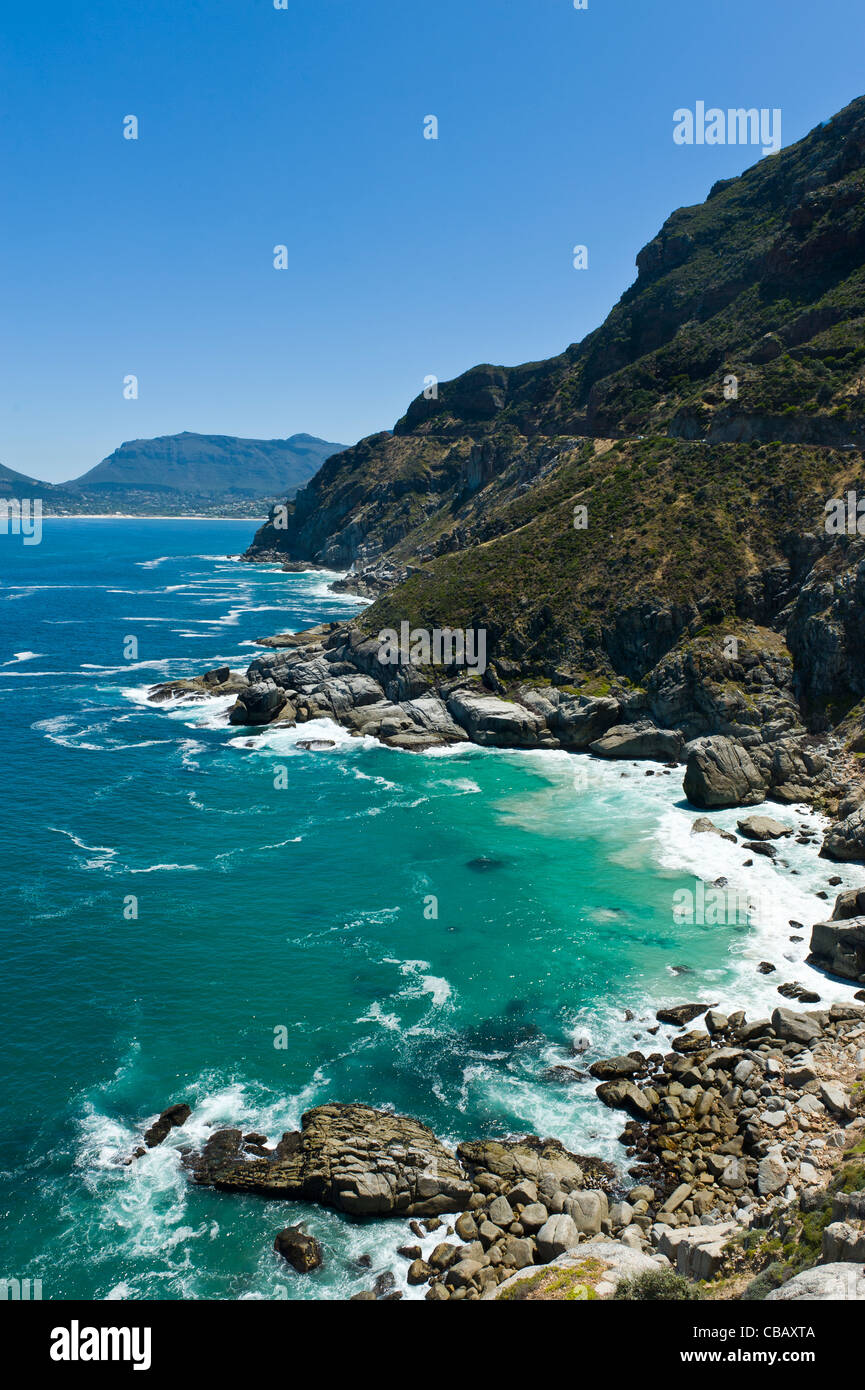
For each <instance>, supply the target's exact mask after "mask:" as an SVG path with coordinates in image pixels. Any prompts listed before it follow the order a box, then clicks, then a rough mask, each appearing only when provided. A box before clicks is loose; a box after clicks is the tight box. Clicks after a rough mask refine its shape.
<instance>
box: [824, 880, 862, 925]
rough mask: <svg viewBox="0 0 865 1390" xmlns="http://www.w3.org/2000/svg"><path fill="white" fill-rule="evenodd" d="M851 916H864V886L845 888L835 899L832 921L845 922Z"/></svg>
mask: <svg viewBox="0 0 865 1390" xmlns="http://www.w3.org/2000/svg"><path fill="white" fill-rule="evenodd" d="M851 917H865V888H849V889H845V890H844V892H843V893H839V894H838V896H837V898H836V899H835V906H834V908H833V910H832V921H833V922H846V921H848V920H849V919H850V918H851Z"/></svg>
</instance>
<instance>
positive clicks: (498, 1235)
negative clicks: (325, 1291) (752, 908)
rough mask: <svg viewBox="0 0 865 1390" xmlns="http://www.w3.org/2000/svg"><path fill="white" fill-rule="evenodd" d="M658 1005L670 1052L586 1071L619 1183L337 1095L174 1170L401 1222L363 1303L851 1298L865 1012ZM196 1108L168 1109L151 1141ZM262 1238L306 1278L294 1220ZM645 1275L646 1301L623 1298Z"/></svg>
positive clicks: (553, 1155)
mask: <svg viewBox="0 0 865 1390" xmlns="http://www.w3.org/2000/svg"><path fill="white" fill-rule="evenodd" d="M657 1017H658V1022H659V1025H660V1024H666V1025H672V1026H673V1027H676V1026H685V1027H686V1031H684V1032H681V1033H678V1034H676V1035H675V1036H673V1037H672V1039H671V1041H670V1050H669V1051H668V1052H666V1053H661V1052H658V1053H655V1054H651V1055H649V1056H646V1055H644V1054H642V1053H640V1052H632V1053H630V1054H628V1055H627V1056H623V1057H614V1058H606V1059H602V1060H599V1061H597V1062H595V1063H594V1064H593V1065H592V1067H591V1074H592V1076H593V1077H594V1078H595V1079H596V1080H597V1081H598V1085H597V1088H596V1089H597V1094H598V1097H599V1100H600V1102H601V1103H603V1104H604V1105H607V1106H610V1107H613V1108H615V1109H617V1110H621V1111H622V1112H623V1116H627V1118H626V1119H625V1123H624V1130H623V1133H622V1135H621V1139H622V1141H623V1143H625V1144H626V1146H627V1148H626V1153H627V1155H628V1157H629V1158H630V1159H632V1160H633V1162H632V1163H631V1164H630V1166H629V1167H628V1169H627V1174H621V1173H618V1172H617V1171H616V1170H615V1169H614V1168H613V1167H612V1166H611V1165H610V1164H609V1163H605V1162H603V1161H602V1160H600V1159H597V1158H592V1157H589V1156H586V1155H581V1154H575V1153H571V1152H569V1151H568V1150H567V1149H565V1148H564V1146H563V1145H562V1144H561V1143H559V1142H558V1141H556V1140H551V1139H541V1138H539V1137H537V1136H521V1137H515V1138H504V1139H483V1140H478V1141H474V1142H464V1143H460V1144H458V1145H457V1146H456V1149H455V1150H454V1151H452V1150H451V1149H449V1148H448V1147H447V1146H446V1145H445V1144H443V1143H442V1142H441V1141H440V1140H439V1139H438V1138H437V1137H436V1135H435V1134H434V1133H433V1132H432V1130H430V1129H429V1128H428V1127H427V1126H426V1125H424V1124H422V1123H421V1122H420V1121H418V1120H416V1119H412V1118H410V1117H407V1116H401V1115H395V1114H392V1113H390V1112H388V1111H382V1110H374V1109H372V1108H371V1107H369V1106H366V1105H361V1104H337V1103H331V1104H327V1105H321V1106H318V1107H316V1108H315V1109H313V1110H311V1111H309V1112H307V1113H306V1114H305V1115H304V1116H303V1117H302V1121H301V1129H300V1130H299V1131H291V1132H287V1133H285V1134H283V1135H282V1137H281V1138H280V1139H279V1141H278V1142H277V1143H275V1144H273V1145H271V1144H270V1142H269V1140H268V1139H267V1137H266V1136H265V1135H261V1134H255V1133H250V1134H244V1133H243V1132H242V1130H240V1129H222V1130H216V1131H214V1132H213V1134H212V1135H211V1136H210V1137H209V1138H208V1140H207V1141H206V1143H205V1144H204V1146H203V1147H202V1148H201V1149H200V1150H199V1151H194V1150H193V1149H192V1148H190V1147H188V1146H182V1147H181V1153H182V1162H183V1164H184V1166H185V1167H186V1169H187V1172H188V1175H189V1179H190V1181H191V1182H193V1183H194V1184H196V1185H200V1186H205V1187H212V1188H214V1189H216V1190H219V1191H221V1192H224V1193H242V1194H247V1195H257V1196H259V1197H262V1198H266V1199H282V1200H286V1199H290V1200H294V1201H300V1202H308V1203H315V1204H318V1205H321V1206H327V1207H332V1208H335V1209H336V1210H338V1211H341V1212H343V1213H345V1214H346V1216H347V1217H350V1218H352V1219H355V1220H362V1221H363V1220H365V1221H369V1220H372V1219H375V1218H385V1217H386V1218H391V1219H393V1218H399V1217H401V1218H404V1219H405V1222H406V1227H405V1232H406V1238H405V1243H404V1244H402V1245H400V1246H399V1247H398V1249H397V1250H396V1252H395V1255H394V1266H395V1270H394V1269H390V1270H384V1271H382V1272H380V1273H379V1274H378V1276H377V1277H376V1279H375V1280H374V1284H373V1286H372V1287H370V1288H369V1289H367V1290H364V1291H363V1292H361V1293H359V1294H356V1295H354V1297H355V1298H356V1299H359V1300H370V1301H371V1300H378V1299H381V1300H388V1301H392V1300H394V1299H399V1298H401V1297H402V1296H403V1292H402V1289H401V1287H400V1285H401V1284H404V1285H405V1286H407V1287H418V1286H425V1287H426V1291H425V1295H424V1296H425V1297H426V1299H427V1300H430V1301H436V1302H444V1301H461V1300H464V1299H468V1300H470V1301H472V1300H477V1299H485V1300H489V1299H510V1298H516V1299H527V1298H531V1299H536V1298H543V1299H546V1298H549V1299H552V1300H555V1299H558V1298H581V1299H582V1298H584V1299H596V1298H610V1297H619V1298H622V1297H629V1296H639V1297H646V1296H649V1297H655V1298H658V1299H663V1298H664V1297H675V1298H681V1297H683V1296H690V1297H699V1296H702V1297H709V1298H739V1297H745V1298H757V1297H775V1298H783V1299H794V1298H807V1299H815V1298H827V1299H828V1298H862V1297H865V1271H863V1262H865V1086H863V1080H862V1078H863V1073H865V1005H862V1004H833V1005H832V1006H831V1007H830V1008H828V1009H822V1010H810V1011H806V1012H796V1011H792V1010H788V1009H785V1008H777V1009H775V1010H774V1011H773V1013H772V1015H771V1017H770V1018H762V1019H753V1020H751V1021H748V1020H747V1019H746V1017H745V1015H744V1013H742V1012H739V1013H732V1014H729V1015H722V1014H720V1013H719V1012H718V1011H717V1010H715V1009H712V1008H711V1007H709V1006H707V1005H706V1004H705V1003H694V1004H684V1005H681V1006H677V1007H675V1008H673V1009H666V1010H659V1012H658V1015H657ZM698 1018H699V1019H701V1020H702V1023H701V1025H700V1026H699V1027H696V1028H687V1025H689V1024H693V1023H695V1021H696V1020H697V1019H698ZM188 1117H189V1108H188V1107H187V1106H184V1105H175V1106H172V1107H170V1108H169V1110H167V1111H164V1112H163V1114H162V1115H161V1116H160V1117H159V1118H158V1119H157V1120H156V1121H155V1122H154V1123H153V1124H152V1125H151V1126H150V1128H149V1129H148V1131H147V1134H146V1136H145V1139H146V1144H147V1146H148V1147H152V1146H153V1145H154V1144H159V1143H162V1142H164V1140H165V1138H166V1137H167V1136H168V1134H169V1133H170V1132H171V1131H172V1129H174V1128H180V1129H182V1126H183V1125H184V1123H185V1121H186V1120H187V1119H188ZM144 1151H145V1150H144V1149H141V1150H138V1151H137V1152H138V1153H142V1152H144ZM128 1161H134V1160H128ZM274 1249H275V1251H276V1253H277V1255H278V1256H280V1257H281V1258H282V1259H284V1260H286V1261H287V1262H288V1263H289V1264H290V1265H291V1266H292V1268H293V1269H294V1270H295V1271H296V1272H297V1273H298V1274H304V1275H306V1274H308V1273H310V1272H311V1271H312V1270H314V1269H316V1268H318V1267H319V1266H320V1265H321V1264H322V1251H321V1247H320V1246H319V1244H318V1242H317V1241H316V1240H315V1238H314V1237H312V1236H310V1235H308V1234H307V1233H306V1232H305V1231H304V1229H303V1227H302V1226H290V1227H286V1228H285V1229H283V1230H281V1231H280V1232H278V1233H277V1234H276V1237H275V1242H274ZM839 1269H840V1272H839ZM395 1271H396V1272H395ZM647 1276H649V1277H650V1279H654V1280H658V1279H660V1281H661V1282H660V1283H659V1284H658V1285H657V1287H656V1291H655V1292H654V1293H651V1292H649V1293H647V1292H646V1289H645V1288H643V1290H642V1292H640V1293H639V1294H636V1295H635V1294H633V1293H632V1292H631V1293H629V1288H630V1286H631V1282H632V1281H634V1280H637V1281H638V1282H639V1281H640V1280H643V1279H644V1278H645V1277H647ZM671 1280H672V1283H671V1282H670V1281H671ZM683 1286H687V1288H689V1289H690V1290H691V1292H689V1293H683V1292H682V1288H683Z"/></svg>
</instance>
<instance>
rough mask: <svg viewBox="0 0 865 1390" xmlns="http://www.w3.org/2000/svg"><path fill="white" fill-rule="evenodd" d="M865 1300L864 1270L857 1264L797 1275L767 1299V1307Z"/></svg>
mask: <svg viewBox="0 0 865 1390" xmlns="http://www.w3.org/2000/svg"><path fill="white" fill-rule="evenodd" d="M847 1299H851V1300H857V1301H859V1302H861V1301H863V1300H865V1266H863V1265H854V1264H844V1263H841V1264H827V1265H818V1266H817V1267H816V1269H806V1270H804V1271H803V1272H802V1274H794V1275H793V1278H792V1279H789V1280H788V1281H787V1283H786V1284H782V1285H781V1287H780V1289H773V1290H772V1292H771V1293H770V1294H767V1295H766V1302H767V1303H793V1302H797V1301H799V1300H802V1301H808V1302H823V1301H830V1300H831V1301H833V1302H840V1301H841V1300H847Z"/></svg>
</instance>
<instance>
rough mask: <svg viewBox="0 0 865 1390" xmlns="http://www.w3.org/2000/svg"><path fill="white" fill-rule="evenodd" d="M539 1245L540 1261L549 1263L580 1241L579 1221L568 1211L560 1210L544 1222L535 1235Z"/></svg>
mask: <svg viewBox="0 0 865 1390" xmlns="http://www.w3.org/2000/svg"><path fill="white" fill-rule="evenodd" d="M535 1239H536V1241H537V1245H538V1261H539V1263H541V1264H549V1262H550V1260H554V1259H556V1257H557V1256H558V1255H563V1254H564V1253H565V1251H566V1250H572V1249H573V1248H574V1246H575V1245H577V1244H578V1243H579V1239H580V1232H579V1229H578V1227H577V1223H576V1222H575V1221H574V1218H573V1217H572V1216H568V1214H567V1212H559V1213H557V1214H556V1215H555V1216H551V1217H549V1219H548V1220H547V1221H545V1222H544V1224H543V1226H542V1227H541V1229H540V1230H539V1231H538V1233H537V1235H536V1237H535Z"/></svg>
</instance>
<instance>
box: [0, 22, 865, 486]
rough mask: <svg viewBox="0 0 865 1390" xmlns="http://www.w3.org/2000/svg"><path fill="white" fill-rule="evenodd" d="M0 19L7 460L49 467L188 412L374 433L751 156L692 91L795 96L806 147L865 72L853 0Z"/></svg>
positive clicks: (264, 432)
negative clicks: (710, 123) (282, 261)
mask: <svg viewBox="0 0 865 1390" xmlns="http://www.w3.org/2000/svg"><path fill="white" fill-rule="evenodd" d="M3 30H4V34H3V38H2V46H0V121H2V134H0V187H2V202H3V209H2V216H0V239H2V273H3V289H2V304H3V331H2V335H0V354H2V360H0V462H3V463H5V464H7V465H8V466H9V467H12V468H17V469H19V470H20V471H22V472H25V473H30V474H33V475H35V476H37V477H44V478H48V479H51V480H60V479H64V478H69V477H73V476H75V475H77V474H78V473H80V472H82V471H83V470H85V469H86V468H89V467H91V466H92V465H93V464H95V463H97V462H98V461H99V459H100V458H102V457H103V456H104V455H106V454H108V453H110V452H111V450H112V449H114V448H115V447H116V446H117V445H118V444H119V443H120V442H121V441H123V440H126V439H133V438H137V437H142V436H149V435H156V434H169V433H174V432H176V431H179V430H183V429H189V430H196V431H201V432H204V433H221V434H239V435H247V436H259V437H266V438H271V437H275V436H284V435H288V434H292V433H294V432H296V431H300V430H305V431H308V432H309V433H311V434H317V435H322V436H324V437H325V438H327V439H334V440H341V441H344V442H346V443H352V442H354V440H356V439H357V438H359V437H360V436H362V435H365V434H369V433H371V432H373V431H375V430H379V429H387V428H390V426H391V425H392V424H393V422H394V421H395V420H396V419H397V418H398V417H399V416H400V415H401V414H402V413H403V411H404V410H405V407H406V405H407V404H408V402H409V400H410V399H411V398H412V397H413V396H415V395H416V394H417V393H418V391H419V390H421V389H422V385H423V378H424V377H425V376H426V375H427V374H428V373H432V374H435V375H437V376H438V377H439V378H440V379H441V380H447V379H448V378H449V377H452V376H455V375H456V374H457V373H459V372H461V371H463V370H464V369H466V368H467V367H470V366H472V365H473V364H474V363H477V362H485V361H487V362H502V363H513V362H521V361H527V360H532V359H537V358H541V357H547V356H550V355H551V354H553V353H556V352H559V351H561V350H562V349H563V348H564V347H565V346H566V345H567V344H568V343H570V342H573V341H575V340H577V339H579V338H581V337H582V336H583V335H584V334H585V333H586V332H588V331H589V330H591V329H592V328H594V327H595V326H596V325H597V324H598V323H599V322H600V321H601V320H602V319H603V317H604V315H605V314H606V312H607V311H608V309H609V308H610V306H611V305H612V304H613V302H614V301H615V300H616V299H617V298H618V296H619V294H620V293H621V292H622V290H623V289H625V287H626V286H627V285H628V284H629V283H630V282H631V281H632V280H633V278H634V273H635V272H634V256H635V254H636V252H637V250H638V249H639V248H640V247H641V246H642V245H644V243H645V242H646V241H648V240H649V238H650V237H651V236H653V235H654V233H655V232H656V231H657V229H658V227H659V226H660V224H661V223H662V221H663V220H664V218H665V217H666V216H667V215H668V213H669V212H670V211H672V209H674V208H676V207H678V206H681V205H682V204H689V203H694V202H698V201H700V200H702V199H703V198H704V197H705V195H706V193H707V192H708V190H709V188H710V186H711V184H712V183H713V182H714V181H715V180H716V179H717V178H722V177H727V176H729V175H731V174H735V173H738V172H740V171H741V170H742V169H744V168H745V167H747V166H748V165H749V164H752V163H753V162H754V161H755V159H756V158H757V157H758V155H759V151H757V150H755V149H752V148H742V147H736V146H718V147H712V146H693V147H679V146H677V145H675V144H674V142H673V139H672V129H673V119H672V117H673V111H674V110H675V109H676V108H678V107H682V106H690V107H693V106H694V103H695V102H696V101H698V100H704V101H705V102H706V103H707V105H708V106H712V105H717V106H720V107H723V108H727V107H729V106H747V107H750V106H757V107H770V108H773V107H781V109H782V111H783V140H784V144H790V143H792V142H793V141H794V140H796V139H799V138H800V137H801V136H802V135H804V134H805V133H807V131H809V130H810V129H812V127H813V126H815V125H816V124H817V123H818V122H819V121H821V120H823V119H825V118H826V117H828V116H830V115H831V114H832V113H833V112H835V111H836V110H838V109H839V108H840V107H842V106H844V105H846V104H847V102H849V101H851V100H852V99H853V98H854V97H856V96H858V95H860V94H861V93H862V91H863V90H865V77H863V53H865V6H863V3H862V0H820V3H819V4H810V3H807V0H726V3H718V4H717V5H711V6H710V5H702V4H700V5H697V4H694V3H693V0H690V2H689V0H589V8H588V10H586V11H576V10H575V9H574V8H573V3H572V0H429V3H424V0H288V8H287V10H275V9H274V8H273V0H140V2H139V3H135V4H132V3H127V2H126V0H88V3H84V0H65V3H64V2H63V0H39V3H36V0H33V2H32V3H29V4H26V3H23V2H22V3H19V4H17V5H15V6H13V5H12V4H11V3H9V2H8V0H7V4H6V5H5V6H4V7H3ZM128 114H134V115H136V116H137V117H138V119H139V122H140V138H139V139H138V141H137V142H133V141H127V140H124V139H123V138H122V121H123V117H124V116H126V115H128ZM429 114H434V115H436V116H437V117H438V119H439V123H440V129H439V139H438V141H431V140H424V138H423V128H422V122H423V118H424V117H425V116H426V115H429ZM578 242H579V243H585V244H586V245H587V246H588V247H589V269H588V271H576V270H574V269H573V266H572V256H571V248H572V247H573V245H574V244H575V243H578ZM277 243H285V244H286V245H287V246H288V248H289V255H290V267H289V269H288V270H286V271H276V270H274V269H273V264H272V262H273V251H272V248H273V246H274V245H275V244H277ZM128 373H135V374H136V375H137V376H138V378H139V382H140V396H139V399H138V400H137V401H125V400H124V399H123V395H122V382H123V378H124V376H126V375H127V374H128Z"/></svg>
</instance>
